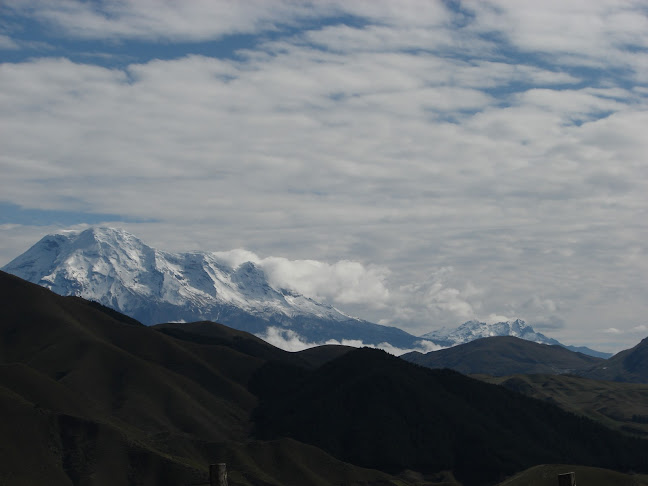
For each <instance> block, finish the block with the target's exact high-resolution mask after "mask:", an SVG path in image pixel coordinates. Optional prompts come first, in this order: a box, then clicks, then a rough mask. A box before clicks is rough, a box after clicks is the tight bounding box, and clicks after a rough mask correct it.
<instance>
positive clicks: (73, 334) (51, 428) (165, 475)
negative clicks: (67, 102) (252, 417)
mask: <svg viewBox="0 0 648 486" xmlns="http://www.w3.org/2000/svg"><path fill="white" fill-rule="evenodd" d="M0 305H1V306H2V309H3V310H4V313H3V319H2V321H1V322H0V414H2V416H3V417H11V420H3V421H0V451H2V454H0V483H7V484H11V485H21V484H24V485H32V484H41V483H42V484H52V485H66V486H67V485H79V484H89V482H91V483H92V484H95V485H104V484H105V485H111V486H113V485H122V484H123V485H125V484H141V485H151V486H152V485H169V486H171V485H173V486H177V485H181V484H195V483H200V482H204V481H205V480H206V477H207V466H208V464H209V463H213V462H218V461H219V460H223V458H225V459H227V460H228V462H230V467H231V468H232V472H233V476H234V477H238V482H234V481H233V482H232V483H231V484H232V485H236V484H240V485H243V484H249V485H256V484H268V485H276V486H279V485H286V484H295V485H297V484H305V483H307V482H311V480H313V484H322V485H330V484H380V483H381V482H384V481H385V478H387V477H388V476H387V475H385V474H384V473H380V472H377V471H369V470H366V469H359V468H356V467H354V466H351V465H347V464H343V463H341V462H339V461H338V460H336V459H334V458H332V457H330V456H329V455H327V454H326V453H324V452H322V451H319V450H317V449H315V448H314V447H309V446H305V445H304V444H300V443H298V442H294V441H293V442H291V443H290V445H289V446H286V445H285V443H284V442H277V443H268V444H265V443H258V442H255V441H252V442H248V429H249V414H250V412H251V410H252V409H253V408H254V407H255V406H256V398H255V396H254V395H253V394H251V393H250V392H249V391H248V390H247V386H246V382H247V380H248V379H249V377H250V376H251V375H252V374H253V373H254V372H255V371H256V370H257V369H258V368H259V367H260V366H262V365H263V364H264V363H265V362H266V359H265V358H263V357H262V356H263V355H264V354H267V355H270V354H273V353H276V356H283V355H289V353H285V352H283V351H280V350H276V349H275V348H272V346H270V345H267V344H265V347H264V346H263V345H262V343H261V342H259V343H257V344H258V345H259V346H260V347H259V348H258V349H257V351H259V354H260V356H258V355H255V353H254V352H249V353H244V352H241V351H238V350H236V349H233V348H231V347H228V346H227V345H225V344H223V345H216V344H214V345H210V344H200V343H199V342H189V341H186V340H178V339H176V338H173V337H170V336H168V335H165V334H163V333H161V332H157V331H156V330H154V329H151V328H147V327H144V326H141V325H139V323H137V322H134V321H132V320H131V319H128V318H124V317H123V316H119V315H114V314H113V312H112V311H110V312H106V309H105V308H101V307H98V306H97V305H96V304H93V303H89V302H87V301H84V300H83V299H79V298H71V297H67V298H64V297H60V296H57V295H55V294H53V293H52V292H50V291H48V290H46V289H44V288H42V287H39V286H36V285H33V284H29V283H27V282H25V281H22V280H20V279H18V278H16V277H13V276H10V275H8V274H5V273H3V272H0ZM239 337H241V338H243V339H256V338H253V337H252V336H249V335H247V336H242V335H239ZM273 349H275V350H274V351H273ZM268 454H271V455H272V457H276V458H277V463H276V464H266V462H267V461H266V460H265V459H264V457H267V455H268ZM291 456H294V457H301V458H302V459H303V461H304V463H306V464H310V466H304V467H302V466H299V465H296V464H293V463H291V461H290V457H291ZM255 464H262V465H263V468H265V469H263V470H262V469H261V467H259V466H255ZM319 464H321V466H322V468H321V469H318V465H319ZM261 477H262V478H263V479H261ZM285 478H292V479H291V481H292V482H290V481H285V480H284V479H285ZM314 478H317V480H316V481H315V479H314Z"/></svg>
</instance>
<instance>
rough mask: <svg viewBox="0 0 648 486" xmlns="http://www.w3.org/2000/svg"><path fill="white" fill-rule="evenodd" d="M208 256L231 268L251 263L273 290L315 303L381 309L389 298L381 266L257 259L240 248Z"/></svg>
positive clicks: (385, 274)
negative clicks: (301, 297)
mask: <svg viewBox="0 0 648 486" xmlns="http://www.w3.org/2000/svg"><path fill="white" fill-rule="evenodd" d="M212 254H213V255H214V256H216V257H217V258H219V259H221V260H222V261H223V262H225V263H227V264H228V265H230V266H232V267H237V266H239V265H240V264H242V263H245V262H253V263H255V264H257V265H259V266H260V267H261V268H262V269H263V271H264V273H265V274H266V276H267V278H268V281H269V283H270V285H272V286H273V287H275V288H279V289H281V288H285V289H290V290H294V291H296V292H299V293H301V294H303V295H305V296H307V297H310V298H313V299H316V300H323V301H328V302H331V303H333V304H338V305H339V304H362V305H364V306H367V307H376V308H383V307H384V306H385V301H387V300H388V299H389V290H388V289H387V287H386V278H387V276H388V274H389V271H388V270H387V269H386V268H385V267H380V266H376V265H369V266H364V265H363V264H362V263H360V262H353V261H348V260H342V261H338V262H335V263H332V264H329V263H325V262H320V261H316V260H289V259H287V258H282V257H266V258H260V257H259V256H258V255H256V254H255V253H253V252H250V251H247V250H242V249H239V250H230V251H226V252H213V253H212Z"/></svg>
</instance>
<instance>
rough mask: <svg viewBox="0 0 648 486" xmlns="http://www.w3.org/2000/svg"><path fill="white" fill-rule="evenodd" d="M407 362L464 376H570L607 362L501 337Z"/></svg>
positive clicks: (407, 357) (410, 358)
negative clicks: (551, 374)
mask: <svg viewBox="0 0 648 486" xmlns="http://www.w3.org/2000/svg"><path fill="white" fill-rule="evenodd" d="M401 357H402V358H403V359H405V360H406V361H410V362H412V363H416V364H419V365H421V366H425V367H427V368H450V369H453V370H455V371H459V372H460V373H464V374H475V373H483V374H488V375H493V376H504V375H513V374H518V373H525V374H529V373H566V372H573V371H576V370H583V369H587V368H591V367H592V366H594V365H596V364H597V363H600V362H601V361H603V360H602V359H600V358H594V357H592V356H587V355H584V354H581V353H574V352H573V351H569V350H568V349H565V348H563V347H562V346H549V345H546V344H538V343H533V342H530V341H525V340H523V339H519V338H515V337H511V336H501V337H490V338H483V339H477V340H475V341H471V342H469V343H466V344H461V345H459V346H454V347H452V348H448V349H441V350H439V351H432V352H430V353H426V354H421V353H416V352H414V353H408V354H406V355H404V356H401Z"/></svg>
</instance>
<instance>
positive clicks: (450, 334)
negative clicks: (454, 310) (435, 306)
mask: <svg viewBox="0 0 648 486" xmlns="http://www.w3.org/2000/svg"><path fill="white" fill-rule="evenodd" d="M492 336H513V337H517V338H520V339H526V340H527V341H533V342H536V343H539V344H560V343H559V342H558V341H556V340H555V339H551V338H548V337H547V336H545V335H544V334H541V333H539V332H536V331H535V330H534V329H533V328H532V327H531V326H529V325H528V324H527V323H526V322H524V321H523V320H521V319H515V320H514V321H506V322H496V323H494V324H487V323H485V322H479V321H468V322H464V323H463V324H462V325H460V326H459V327H457V328H455V329H448V328H446V327H442V328H441V329H437V330H435V331H432V332H428V333H427V334H424V335H422V336H421V337H422V338H425V339H430V340H432V341H434V342H436V343H438V344H440V345H442V346H446V347H450V346H456V345H457V344H465V343H468V342H470V341H474V340H475V339H480V338H485V337H492Z"/></svg>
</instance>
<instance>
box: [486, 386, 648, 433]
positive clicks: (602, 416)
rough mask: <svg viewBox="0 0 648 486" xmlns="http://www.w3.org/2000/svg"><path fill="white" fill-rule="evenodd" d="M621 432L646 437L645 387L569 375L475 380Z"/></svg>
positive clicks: (647, 394)
mask: <svg viewBox="0 0 648 486" xmlns="http://www.w3.org/2000/svg"><path fill="white" fill-rule="evenodd" d="M479 379H482V380H484V381H486V382H488V383H496V384H500V385H502V386H504V387H506V388H508V389H510V390H513V391H517V392H520V393H523V394H525V395H527V396H530V397H533V398H537V399H539V400H545V401H547V402H550V403H554V404H556V405H558V406H559V407H561V408H563V409H565V410H568V411H570V412H574V413H577V414H580V415H585V416H586V417H589V418H591V419H593V420H596V421H597V422H600V423H602V424H603V425H605V426H607V427H610V428H613V429H617V430H619V431H621V432H625V433H628V434H633V435H637V436H641V437H644V438H645V437H648V385H647V384H641V383H619V382H615V381H603V380H591V379H589V378H582V377H579V376H573V375H515V376H506V377H491V376H485V375H483V376H479Z"/></svg>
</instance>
